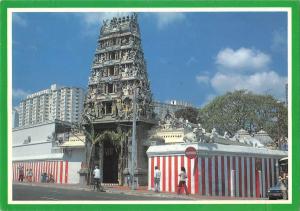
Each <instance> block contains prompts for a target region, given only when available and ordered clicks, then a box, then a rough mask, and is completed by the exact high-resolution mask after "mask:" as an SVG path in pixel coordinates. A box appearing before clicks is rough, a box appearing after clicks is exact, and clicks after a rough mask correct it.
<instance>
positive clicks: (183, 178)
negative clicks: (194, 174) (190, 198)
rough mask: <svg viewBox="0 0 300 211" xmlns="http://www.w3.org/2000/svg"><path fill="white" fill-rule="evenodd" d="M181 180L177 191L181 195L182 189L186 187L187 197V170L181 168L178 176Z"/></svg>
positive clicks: (187, 193)
mask: <svg viewBox="0 0 300 211" xmlns="http://www.w3.org/2000/svg"><path fill="white" fill-rule="evenodd" d="M178 176H179V177H180V178H179V184H178V190H177V194H180V191H181V189H182V187H184V190H185V193H186V195H189V192H188V189H187V186H186V179H187V176H186V172H185V168H184V167H181V172H180V173H179V174H178Z"/></svg>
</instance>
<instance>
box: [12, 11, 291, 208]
mask: <svg viewBox="0 0 300 211" xmlns="http://www.w3.org/2000/svg"><path fill="white" fill-rule="evenodd" d="M13 12H53V13H57V12H59V13H61V12H212V13H213V12H287V22H288V23H287V26H288V28H287V34H288V37H287V39H288V55H287V56H288V126H289V127H288V137H289V138H288V146H289V150H288V157H289V158H290V159H289V168H288V171H289V175H290V177H289V193H288V195H289V199H288V200H286V201H272V202H270V201H269V200H195V201H170V200H165V201H121V200H120V201H119V200H118V201H117V200H115V201H109V202H108V201H13V200H12V181H11V178H12V13H13ZM291 18H292V11H291V8H289V7H282V8H277V7H274V8H273V7H260V8H255V7H249V8H155V9H154V8H8V9H7V68H8V72H7V92H8V93H7V108H8V118H7V120H8V122H7V125H8V131H7V133H8V163H7V165H8V174H7V176H8V178H7V179H8V180H7V181H8V183H7V184H8V192H7V196H8V204H291V203H292V177H291V175H292V159H291V158H292V149H291V146H292V144H291V143H292V110H291V109H292V98H291V97H292V90H291V88H292V75H291V74H292V69H291V68H292V62H291V61H292V57H291V55H292V48H291V47H292V39H291V38H292V24H291V23H292V22H291V21H292V19H291Z"/></svg>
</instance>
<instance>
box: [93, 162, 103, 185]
mask: <svg viewBox="0 0 300 211" xmlns="http://www.w3.org/2000/svg"><path fill="white" fill-rule="evenodd" d="M93 175H94V190H95V188H96V189H97V191H100V190H101V189H100V187H101V181H100V179H101V178H100V169H99V168H98V166H95V169H94V171H93Z"/></svg>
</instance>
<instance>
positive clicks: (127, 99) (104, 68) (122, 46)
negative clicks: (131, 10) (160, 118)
mask: <svg viewBox="0 0 300 211" xmlns="http://www.w3.org/2000/svg"><path fill="white" fill-rule="evenodd" d="M88 87H89V89H88V95H87V100H86V103H85V109H86V113H88V114H90V115H91V116H93V117H94V120H95V121H100V122H103V121H113V120H131V119H132V101H133V95H134V90H136V91H137V98H138V99H137V105H138V109H137V110H138V118H139V119H141V118H147V119H150V118H151V117H152V114H153V112H152V107H151V106H150V105H151V102H152V95H151V91H150V84H149V81H148V76H147V69H146V62H145V59H144V53H143V50H142V45H141V37H140V31H139V25H138V22H137V15H136V14H133V15H131V16H127V17H122V18H121V17H120V18H117V17H114V18H113V19H111V20H106V21H104V22H103V26H102V28H101V33H100V37H99V39H98V44H97V49H96V52H95V56H94V61H93V65H92V70H91V75H90V77H89V83H88Z"/></svg>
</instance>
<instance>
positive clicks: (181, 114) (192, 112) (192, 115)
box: [175, 107, 199, 124]
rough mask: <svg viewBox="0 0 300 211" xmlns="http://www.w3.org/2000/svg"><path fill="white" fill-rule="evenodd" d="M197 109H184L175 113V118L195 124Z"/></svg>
mask: <svg viewBox="0 0 300 211" xmlns="http://www.w3.org/2000/svg"><path fill="white" fill-rule="evenodd" d="M198 112H199V111H198V109H196V108H193V107H186V108H182V109H179V110H177V111H175V117H176V118H183V119H185V120H189V122H191V123H194V124H196V123H197V116H198Z"/></svg>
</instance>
